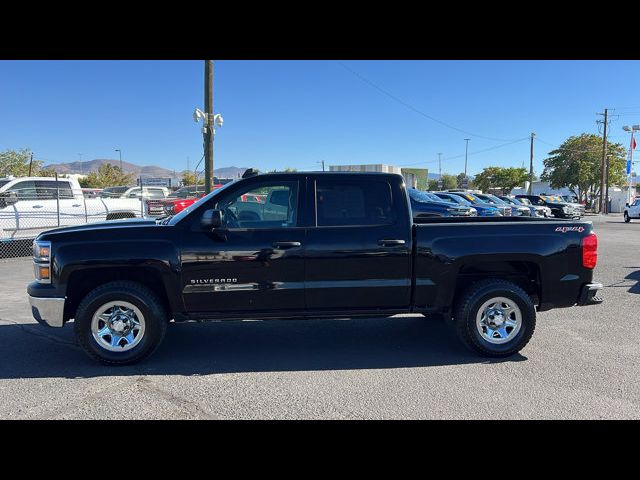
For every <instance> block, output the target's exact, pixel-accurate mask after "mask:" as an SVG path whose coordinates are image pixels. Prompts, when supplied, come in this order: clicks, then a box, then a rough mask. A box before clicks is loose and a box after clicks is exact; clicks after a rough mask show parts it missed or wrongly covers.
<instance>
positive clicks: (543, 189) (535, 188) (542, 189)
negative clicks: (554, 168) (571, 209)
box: [511, 181, 574, 196]
mask: <svg viewBox="0 0 640 480" xmlns="http://www.w3.org/2000/svg"><path fill="white" fill-rule="evenodd" d="M528 192H529V182H524V187H516V188H514V189H513V190H511V195H527V194H528ZM543 194H547V195H561V196H562V195H574V193H573V192H572V191H571V190H569V189H568V188H566V187H564V188H551V185H550V184H549V182H542V181H537V182H533V185H532V186H531V195H543Z"/></svg>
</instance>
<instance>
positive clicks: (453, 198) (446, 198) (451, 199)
mask: <svg viewBox="0 0 640 480" xmlns="http://www.w3.org/2000/svg"><path fill="white" fill-rule="evenodd" d="M437 196H438V197H439V198H441V199H442V200H444V201H446V202H454V203H460V204H462V205H471V202H470V201H469V200H467V199H465V198H462V197H459V196H458V195H445V194H443V196H442V197H440V196H439V195H437Z"/></svg>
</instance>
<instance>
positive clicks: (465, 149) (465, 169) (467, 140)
mask: <svg viewBox="0 0 640 480" xmlns="http://www.w3.org/2000/svg"><path fill="white" fill-rule="evenodd" d="M469 140H471V139H470V138H465V139H464V141H465V142H466V144H465V146H464V178H467V156H468V155H469Z"/></svg>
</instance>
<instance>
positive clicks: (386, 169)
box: [329, 163, 418, 188]
mask: <svg viewBox="0 0 640 480" xmlns="http://www.w3.org/2000/svg"><path fill="white" fill-rule="evenodd" d="M329 171H330V172H382V173H397V174H399V175H402V176H403V177H404V181H405V182H406V184H407V185H408V186H409V187H413V188H416V186H417V184H418V179H417V178H416V176H415V174H413V173H409V172H403V171H402V168H400V167H396V166H395V165H385V164H383V163H371V164H366V165H330V166H329Z"/></svg>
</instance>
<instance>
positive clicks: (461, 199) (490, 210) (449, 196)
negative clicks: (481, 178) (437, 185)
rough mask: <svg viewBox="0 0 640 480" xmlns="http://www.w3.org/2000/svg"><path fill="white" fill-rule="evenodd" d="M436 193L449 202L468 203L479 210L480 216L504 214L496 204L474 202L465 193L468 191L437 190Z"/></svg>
mask: <svg viewBox="0 0 640 480" xmlns="http://www.w3.org/2000/svg"><path fill="white" fill-rule="evenodd" d="M434 195H436V196H437V197H438V198H440V199H442V200H444V201H449V202H455V203H457V204H459V205H467V206H470V207H473V208H475V209H476V210H477V211H478V216H480V217H500V216H502V214H501V213H500V211H499V210H498V209H497V208H496V207H495V206H494V205H491V204H490V203H482V202H476V203H472V202H471V200H468V199H467V198H466V197H465V195H467V193H466V192H461V193H457V192H455V193H454V192H435V193H434Z"/></svg>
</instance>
